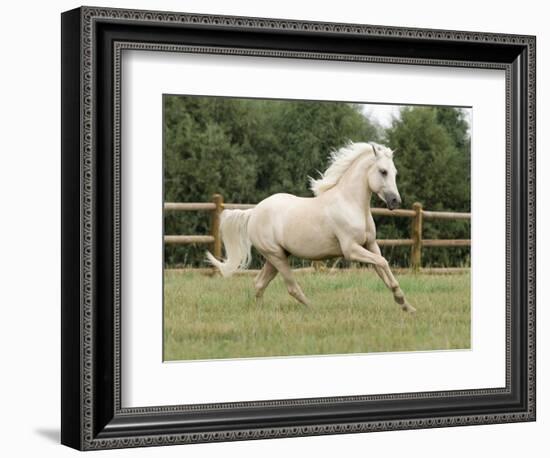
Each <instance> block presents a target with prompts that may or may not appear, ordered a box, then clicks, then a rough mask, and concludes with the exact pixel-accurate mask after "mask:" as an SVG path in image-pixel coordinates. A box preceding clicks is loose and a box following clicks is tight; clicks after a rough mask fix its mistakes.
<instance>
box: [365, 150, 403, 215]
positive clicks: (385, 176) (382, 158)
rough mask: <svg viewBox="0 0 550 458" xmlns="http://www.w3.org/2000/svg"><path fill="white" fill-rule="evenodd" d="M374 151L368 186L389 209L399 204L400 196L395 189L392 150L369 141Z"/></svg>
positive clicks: (395, 171) (395, 173)
mask: <svg viewBox="0 0 550 458" xmlns="http://www.w3.org/2000/svg"><path fill="white" fill-rule="evenodd" d="M370 146H371V147H372V150H373V152H374V156H375V161H374V164H373V165H372V167H370V168H369V172H368V178H367V182H368V186H369V188H370V190H371V191H372V192H374V193H376V194H377V195H378V197H380V199H382V200H383V201H384V203H385V204H386V205H387V206H388V208H389V209H390V210H393V209H395V208H398V207H399V206H400V205H401V197H400V196H399V191H398V189H397V183H396V182H395V178H396V176H397V169H396V168H395V165H394V163H393V151H392V150H391V149H389V148H387V147H385V146H382V145H375V144H374V143H370Z"/></svg>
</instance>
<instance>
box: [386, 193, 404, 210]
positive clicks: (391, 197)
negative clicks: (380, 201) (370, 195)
mask: <svg viewBox="0 0 550 458" xmlns="http://www.w3.org/2000/svg"><path fill="white" fill-rule="evenodd" d="M384 197H385V198H386V205H387V206H388V208H389V209H390V210H395V209H396V208H399V207H400V205H401V198H400V197H399V195H397V194H386V195H385V196H384Z"/></svg>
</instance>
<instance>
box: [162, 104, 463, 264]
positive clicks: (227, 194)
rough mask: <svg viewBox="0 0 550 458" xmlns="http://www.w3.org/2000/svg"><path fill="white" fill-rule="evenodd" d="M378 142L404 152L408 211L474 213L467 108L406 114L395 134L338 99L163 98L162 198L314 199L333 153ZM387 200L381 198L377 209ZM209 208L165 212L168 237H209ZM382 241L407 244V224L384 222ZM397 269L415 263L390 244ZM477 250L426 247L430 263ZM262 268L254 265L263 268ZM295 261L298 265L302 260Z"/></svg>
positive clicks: (173, 254)
mask: <svg viewBox="0 0 550 458" xmlns="http://www.w3.org/2000/svg"><path fill="white" fill-rule="evenodd" d="M350 140H351V141H379V142H384V143H387V144H388V145H389V146H391V147H392V148H396V149H397V153H396V157H395V163H396V166H397V168H398V169H399V171H400V174H399V176H398V186H399V189H400V192H401V195H402V198H403V205H404V207H410V206H411V205H412V203H413V202H415V201H418V202H422V203H423V205H424V207H425V208H427V209H432V210H436V209H446V210H455V211H469V205H470V165H469V164H470V140H469V135H468V125H467V123H466V121H465V119H464V114H463V112H462V111H460V110H457V109H453V108H440V107H414V108H404V109H402V111H401V116H400V117H399V119H396V120H394V122H393V125H392V126H391V127H390V128H388V129H385V130H384V129H381V128H380V126H378V125H376V124H375V123H373V122H372V121H370V120H369V119H368V118H367V117H366V116H365V115H364V113H363V112H362V108H361V106H360V105H355V104H349V103H339V102H310V101H307V102H302V101H281V100H253V99H233V98H220V97H184V96H165V98H164V183H165V184H164V199H165V201H167V202H186V201H187V202H189V201H193V202H201V201H209V200H210V199H211V196H212V194H213V193H220V194H222V195H223V196H224V199H225V201H226V202H242V203H256V202H259V201H260V200H262V199H264V198H265V197H267V196H269V195H271V194H274V193H277V192H289V193H292V194H296V195H299V196H310V195H311V192H310V191H309V189H308V176H317V174H318V171H319V170H324V169H325V168H326V166H327V157H328V153H329V152H330V151H331V150H334V149H336V148H339V147H340V146H342V145H343V144H344V143H346V142H347V141H350ZM379 204H380V202H375V205H379ZM209 218H210V216H209V214H208V213H206V212H185V213H167V214H166V217H165V233H166V234H207V233H208V231H209V224H210V219H209ZM377 224H378V225H379V227H378V235H379V238H397V237H402V238H406V237H408V236H409V227H410V220H409V219H399V218H379V219H378V220H377ZM424 237H426V238H444V237H446V238H447V237H448V238H462V237H464V238H468V237H469V225H468V224H467V223H463V222H456V223H455V222H453V221H442V222H437V223H431V222H430V223H429V224H426V225H425V230H424ZM204 248H205V247H204V245H197V246H173V245H166V249H165V262H166V264H167V265H171V266H173V265H193V266H202V265H204V262H203V258H204ZM384 253H385V254H386V255H387V256H388V257H389V258H390V260H391V262H392V263H393V264H398V265H407V264H408V255H409V250H408V249H406V248H394V249H391V248H386V249H385V250H384ZM468 255H469V250H467V249H457V248H453V249H443V248H430V249H426V250H424V253H423V263H424V265H449V266H450V265H464V264H467V263H468ZM259 262H260V260H259V259H255V261H254V263H255V264H256V266H257V265H258V263H259ZM294 262H295V263H296V262H297V261H296V260H295V261H294Z"/></svg>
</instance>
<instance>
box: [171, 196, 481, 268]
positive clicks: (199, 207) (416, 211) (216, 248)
mask: <svg viewBox="0 0 550 458" xmlns="http://www.w3.org/2000/svg"><path fill="white" fill-rule="evenodd" d="M255 206H256V205H255V204H235V203H224V201H223V197H222V196H221V195H220V194H214V195H213V197H212V202H165V203H164V211H165V212H172V211H176V212H180V211H207V212H210V213H211V223H210V235H165V236H164V243H167V244H179V245H188V244H201V243H203V244H208V245H210V251H211V252H212V254H213V255H214V256H215V257H217V258H221V256H222V241H221V237H220V215H221V212H222V211H223V210H225V209H227V210H237V209H238V210H247V209H249V208H254V207H255ZM371 213H372V214H373V215H374V216H391V217H402V218H411V219H412V224H411V238H410V239H379V240H377V243H378V245H380V246H410V247H411V264H410V267H411V268H412V269H413V270H415V271H418V270H419V269H420V268H421V265H422V248H423V247H468V246H471V240H470V239H423V238H422V226H423V220H424V219H443V220H471V213H459V212H449V211H430V210H424V209H423V208H422V205H421V204H420V203H415V204H414V205H413V208H412V209H410V210H409V209H397V210H390V209H388V208H371Z"/></svg>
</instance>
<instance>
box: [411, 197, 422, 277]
mask: <svg viewBox="0 0 550 458" xmlns="http://www.w3.org/2000/svg"><path fill="white" fill-rule="evenodd" d="M413 210H414V213H415V215H414V216H413V219H412V226H411V239H412V241H413V245H412V247H411V269H412V270H413V271H414V272H418V271H419V270H420V268H421V267H422V204H421V203H418V202H415V203H414V204H413Z"/></svg>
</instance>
